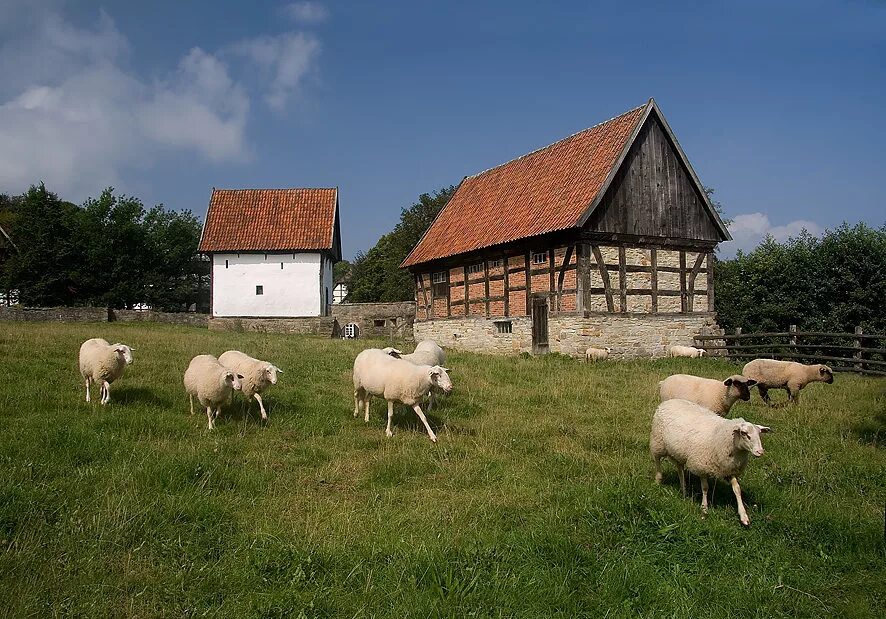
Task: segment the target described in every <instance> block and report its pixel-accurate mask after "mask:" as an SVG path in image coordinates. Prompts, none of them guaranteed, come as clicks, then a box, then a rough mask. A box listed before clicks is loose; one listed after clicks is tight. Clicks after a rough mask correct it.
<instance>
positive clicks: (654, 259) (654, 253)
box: [649, 247, 658, 314]
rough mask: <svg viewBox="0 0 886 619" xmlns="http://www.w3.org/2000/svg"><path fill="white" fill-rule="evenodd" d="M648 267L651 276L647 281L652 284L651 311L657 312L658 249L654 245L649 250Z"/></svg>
mask: <svg viewBox="0 0 886 619" xmlns="http://www.w3.org/2000/svg"><path fill="white" fill-rule="evenodd" d="M649 259H650V263H651V264H650V267H651V268H652V278H651V281H650V282H649V283H650V285H651V286H652V313H653V314H655V313H657V312H658V250H657V249H655V248H654V247H653V248H652V249H650V250H649Z"/></svg>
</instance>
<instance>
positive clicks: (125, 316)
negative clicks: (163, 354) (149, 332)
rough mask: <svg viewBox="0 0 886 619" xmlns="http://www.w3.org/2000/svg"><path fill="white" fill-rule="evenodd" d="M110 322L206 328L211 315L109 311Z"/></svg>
mask: <svg viewBox="0 0 886 619" xmlns="http://www.w3.org/2000/svg"><path fill="white" fill-rule="evenodd" d="M108 320H109V321H111V322H162V323H166V324H172V325H189V326H192V327H205V326H206V325H207V324H208V323H209V314H192V313H190V312H154V311H143V310H119V309H109V310H108Z"/></svg>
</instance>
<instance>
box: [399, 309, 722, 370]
mask: <svg viewBox="0 0 886 619" xmlns="http://www.w3.org/2000/svg"><path fill="white" fill-rule="evenodd" d="M507 321H509V322H510V323H511V333H500V332H499V327H498V326H497V325H496V322H501V321H500V320H498V321H496V320H487V319H485V318H458V319H449V320H433V321H428V322H423V321H422V322H417V323H415V339H416V341H418V340H422V339H433V340H436V341H437V342H438V343H439V344H440V345H441V346H443V347H444V348H454V349H457V350H466V351H472V352H484V353H493V354H518V353H521V352H531V351H532V324H531V321H530V319H529V318H527V317H514V318H510V319H508V320H507ZM718 333H721V331H720V330H719V329H718V327H717V323H716V316H715V315H714V314H712V313H693V314H670V315H668V314H600V315H590V316H587V317H583V316H577V315H562V314H561V315H559V316H557V315H555V316H551V317H550V319H549V323H548V334H549V346H550V351H551V352H556V353H561V354H564V355H569V356H573V357H582V356H584V353H585V350H587V348H588V347H589V346H597V347H600V348H603V347H607V346H608V347H611V348H612V357H613V358H616V359H618V358H622V359H629V358H644V357H645V358H648V357H664V356H665V355H666V354H667V349H668V347H670V346H673V345H675V344H682V345H686V346H692V344H693V339H692V338H693V336H694V335H709V334H718Z"/></svg>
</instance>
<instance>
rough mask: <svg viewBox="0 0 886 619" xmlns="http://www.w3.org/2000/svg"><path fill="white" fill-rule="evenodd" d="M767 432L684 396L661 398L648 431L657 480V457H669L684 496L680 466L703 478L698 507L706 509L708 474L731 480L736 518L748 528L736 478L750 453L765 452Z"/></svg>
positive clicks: (657, 480)
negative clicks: (763, 441) (661, 400)
mask: <svg viewBox="0 0 886 619" xmlns="http://www.w3.org/2000/svg"><path fill="white" fill-rule="evenodd" d="M769 430H770V429H769V428H767V427H766V426H758V425H756V424H753V423H750V422H749V421H745V420H744V419H741V418H738V419H723V418H722V417H719V416H717V415H715V414H714V413H712V412H711V411H710V410H708V409H706V408H704V407H702V406H699V405H698V404H695V403H694V402H690V401H688V400H667V401H666V402H662V403H661V404H659V406H658V408H657V409H655V415H654V416H653V417H652V432H651V433H650V435H649V453H650V454H651V456H652V460H653V462H654V463H655V482H656V483H659V484H660V483H661V477H662V476H661V459H662V458H665V457H667V458H670V459H671V460H672V461H673V462H674V464H675V465H676V466H677V474H678V475H679V477H680V490H681V491H682V492H683V496H686V479H685V477H684V469H685V470H686V471H689V472H690V473H693V474H695V475H698V477H699V478H701V508H702V511H703V512H704V513H707V511H708V477H715V478H716V477H722V478H724V479H729V482H730V484H731V485H732V492H733V493H735V500H736V502H737V504H738V516H739V519H740V520H741V523H742V524H743V525H745V526H747V525H749V524H750V523H751V521H750V519H749V518H748V514H747V512H746V511H745V508H744V503H743V502H742V500H741V486H739V485H738V477H739V476H740V475H741V474H742V473H743V472H744V469H745V467H746V466H747V463H748V457H749V455H750V454H753V455H754V456H757V457H759V456H762V455H763V444H762V442H761V441H760V434H761V433H765V432H769Z"/></svg>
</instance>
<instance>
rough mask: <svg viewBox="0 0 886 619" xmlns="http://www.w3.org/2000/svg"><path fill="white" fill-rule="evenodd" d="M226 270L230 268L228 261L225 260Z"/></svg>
mask: <svg viewBox="0 0 886 619" xmlns="http://www.w3.org/2000/svg"><path fill="white" fill-rule="evenodd" d="M225 268H226V269H227V268H228V261H227V260H225Z"/></svg>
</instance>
